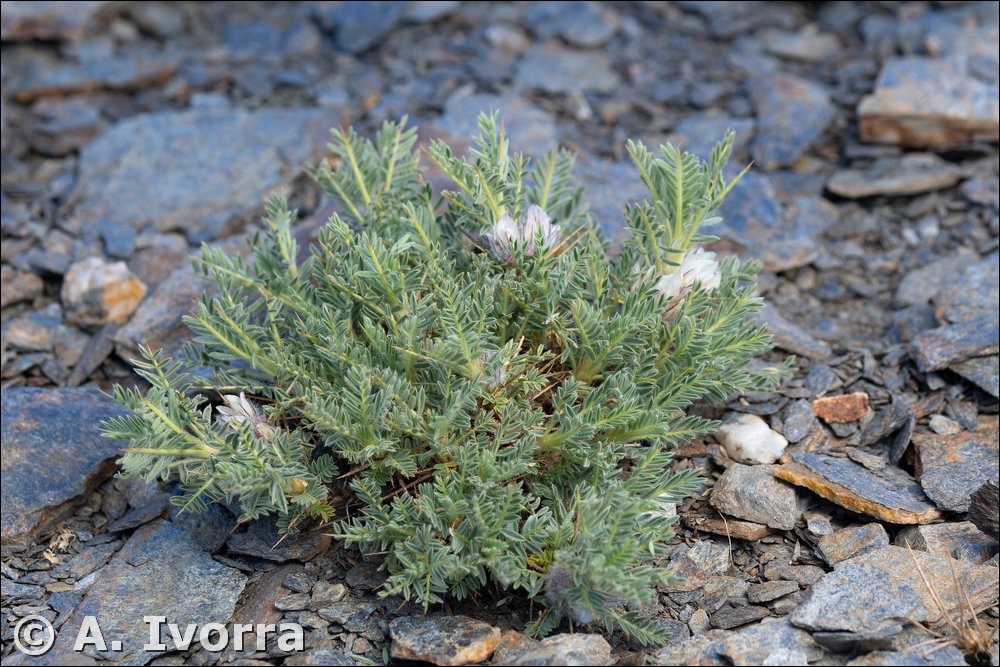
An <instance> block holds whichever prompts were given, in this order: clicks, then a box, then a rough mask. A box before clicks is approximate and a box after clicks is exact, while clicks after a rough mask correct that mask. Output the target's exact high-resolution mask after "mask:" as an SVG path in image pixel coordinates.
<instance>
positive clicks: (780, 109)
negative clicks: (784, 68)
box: [749, 73, 835, 169]
mask: <svg viewBox="0 0 1000 667" xmlns="http://www.w3.org/2000/svg"><path fill="white" fill-rule="evenodd" d="M749 88H750V97H751V99H752V100H753V104H754V108H755V109H756V111H757V123H758V125H757V137H756V139H754V142H753V146H752V147H751V151H752V152H753V157H754V160H755V161H756V162H757V164H759V165H760V166H761V167H763V168H764V169H774V168H777V167H785V166H790V165H792V164H794V163H795V162H796V161H797V160H798V159H799V157H800V156H801V155H802V154H803V153H804V152H805V150H806V149H807V148H809V146H810V145H811V144H812V143H813V142H815V141H816V140H817V139H819V138H820V137H821V136H822V135H823V132H824V130H826V126H827V125H828V124H829V123H830V121H831V120H833V116H834V112H835V109H834V106H833V104H832V103H831V102H830V98H829V95H828V94H827V91H826V89H825V88H824V87H823V86H821V85H819V84H817V83H813V82H812V81H807V80H805V79H801V78H799V77H797V76H795V75H793V74H785V73H775V74H769V75H766V76H762V77H756V78H753V79H751V80H750V83H749Z"/></svg>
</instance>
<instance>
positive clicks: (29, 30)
mask: <svg viewBox="0 0 1000 667" xmlns="http://www.w3.org/2000/svg"><path fill="white" fill-rule="evenodd" d="M115 4H116V3H113V2H107V1H106V0H82V1H81V0H75V1H74V2H60V1H58V0H44V1H42V0H39V1H35V2H9V3H7V4H6V5H4V8H3V19H2V20H0V39H2V40H3V41H5V42H17V41H34V40H39V41H64V40H75V39H78V38H79V37H80V36H81V35H82V34H83V32H84V31H85V30H86V29H87V28H88V27H90V26H91V25H93V24H94V23H96V22H97V20H98V19H100V18H103V17H104V16H105V15H106V14H107V13H108V10H110V9H111V8H112V6H113V5H115Z"/></svg>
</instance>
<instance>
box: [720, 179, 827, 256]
mask: <svg viewBox="0 0 1000 667" xmlns="http://www.w3.org/2000/svg"><path fill="white" fill-rule="evenodd" d="M736 173H737V172H736V171H735V170H733V169H730V170H727V178H733V177H735V176H736ZM777 197H778V195H777V192H776V191H775V189H774V185H773V184H772V182H771V179H769V178H768V177H767V176H766V175H765V174H763V173H761V172H760V171H756V170H750V171H749V172H747V173H746V174H744V175H743V177H742V178H741V179H740V181H739V182H738V183H736V185H734V186H733V189H732V190H730V191H729V194H728V195H727V196H726V200H725V202H724V203H723V204H722V206H721V207H720V209H719V216H720V217H721V218H722V222H720V223H719V224H718V225H714V226H712V227H708V228H706V232H707V233H710V234H715V235H717V236H719V237H721V238H722V240H721V241H718V242H716V243H715V244H713V247H715V248H716V249H718V250H722V251H734V252H737V253H738V254H739V255H740V256H741V257H742V256H746V257H754V258H756V259H759V260H760V261H761V263H762V264H763V265H764V270H766V271H769V272H772V273H778V272H781V271H787V270H788V269H793V268H797V267H800V266H805V265H806V264H809V263H810V262H811V261H812V260H813V259H815V257H816V245H817V238H818V237H819V235H821V234H822V233H823V231H824V230H825V229H827V228H828V227H830V226H831V225H833V224H834V223H835V222H836V220H837V217H838V212H837V209H836V207H834V206H833V205H832V204H830V203H829V202H826V201H823V200H822V199H820V198H818V197H807V196H803V197H797V198H795V199H793V200H792V201H791V202H789V205H788V207H787V209H783V208H782V206H781V203H780V202H779V201H778V198H777Z"/></svg>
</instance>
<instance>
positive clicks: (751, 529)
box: [681, 515, 774, 542]
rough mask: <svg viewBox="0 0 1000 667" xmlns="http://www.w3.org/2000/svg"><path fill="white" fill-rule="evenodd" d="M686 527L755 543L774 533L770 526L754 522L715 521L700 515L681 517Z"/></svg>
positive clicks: (737, 520)
mask: <svg viewBox="0 0 1000 667" xmlns="http://www.w3.org/2000/svg"><path fill="white" fill-rule="evenodd" d="M681 519H682V520H683V522H684V525H685V526H687V527H688V528H691V529H692V530H698V531H701V532H703V533H712V534H713V535H725V536H726V537H730V538H732V539H734V540H744V541H746V542H755V541H757V540H759V539H760V538H762V537H767V536H768V535H770V534H771V533H773V532H774V529H773V528H771V527H770V526H765V525H764V524H762V523H754V522H752V521H740V520H739V519H713V518H710V517H704V516H700V515H695V516H689V515H684V516H683V517H681Z"/></svg>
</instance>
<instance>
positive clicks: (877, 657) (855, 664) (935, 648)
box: [847, 643, 966, 667]
mask: <svg viewBox="0 0 1000 667" xmlns="http://www.w3.org/2000/svg"><path fill="white" fill-rule="evenodd" d="M964 664H966V663H965V656H964V655H962V652H961V651H959V650H958V649H957V648H955V647H954V646H951V645H948V644H943V643H942V644H935V645H931V646H927V645H926V643H922V645H920V646H917V647H912V648H907V649H903V650H901V651H872V652H871V653H867V654H865V655H862V656H860V657H857V658H855V659H854V660H851V661H850V662H849V663H847V665H848V667H861V666H867V665H899V666H900V667H903V666H905V667H936V666H937V665H941V666H943V667H947V666H948V665H964Z"/></svg>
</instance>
